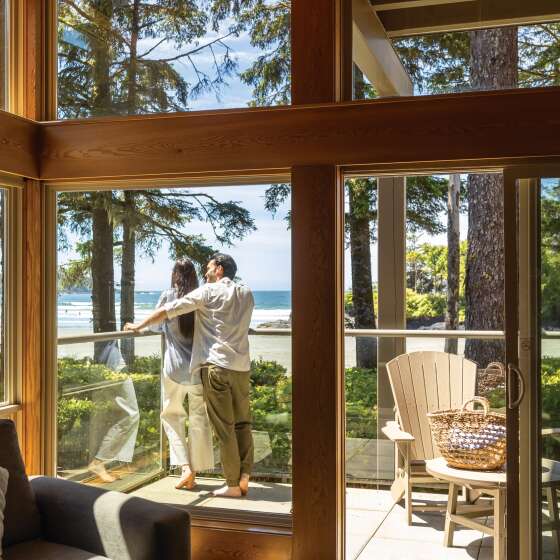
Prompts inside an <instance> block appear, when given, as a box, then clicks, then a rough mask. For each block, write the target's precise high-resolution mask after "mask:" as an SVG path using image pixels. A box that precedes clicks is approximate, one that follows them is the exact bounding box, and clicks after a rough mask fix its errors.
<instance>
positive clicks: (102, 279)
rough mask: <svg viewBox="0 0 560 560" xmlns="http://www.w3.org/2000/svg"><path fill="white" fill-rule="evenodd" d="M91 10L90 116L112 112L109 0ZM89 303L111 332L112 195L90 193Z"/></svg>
mask: <svg viewBox="0 0 560 560" xmlns="http://www.w3.org/2000/svg"><path fill="white" fill-rule="evenodd" d="M93 8H94V10H95V12H96V16H97V18H98V20H99V24H98V32H99V37H98V38H97V40H94V41H92V54H93V64H92V71H93V81H94V95H93V102H92V105H93V107H92V116H99V115H107V114H108V113H109V112H111V53H110V42H109V28H110V25H111V20H112V17H113V2H112V0H95V2H94V3H93ZM91 196H92V208H93V211H92V231H93V239H92V247H91V281H92V286H91V292H92V294H91V299H92V304H93V332H106V331H114V330H115V329H116V319H115V274H114V268H113V223H112V220H111V217H110V214H109V208H110V207H111V202H112V193H111V192H97V193H92V195H91ZM112 345H113V343H110V342H109V343H108V342H96V343H95V344H94V353H93V357H94V361H96V362H104V361H105V359H106V351H105V349H106V348H107V347H109V346H112Z"/></svg>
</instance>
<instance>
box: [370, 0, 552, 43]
mask: <svg viewBox="0 0 560 560" xmlns="http://www.w3.org/2000/svg"><path fill="white" fill-rule="evenodd" d="M378 15H379V19H380V20H381V23H382V24H383V26H384V28H385V30H386V31H387V35H388V36H389V37H392V38H394V37H407V36H411V35H425V34H429V33H440V32H444V31H459V30H471V29H481V28H485V27H501V26H507V25H532V24H538V23H543V22H550V21H557V20H560V2H558V0H531V1H530V2H528V1H526V0H476V1H474V2H473V1H471V0H467V1H463V2H453V3H446V4H441V5H425V6H421V7H408V8H406V9H392V10H389V11H379V12H378Z"/></svg>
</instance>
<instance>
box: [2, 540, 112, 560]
mask: <svg viewBox="0 0 560 560" xmlns="http://www.w3.org/2000/svg"><path fill="white" fill-rule="evenodd" d="M4 560H108V559H107V556H98V555H97V554H94V553H93V552H86V551H85V550H80V549H79V548H74V547H72V546H65V545H63V544H56V543H52V542H48V541H43V540H35V541H29V542H26V543H21V544H16V545H14V546H11V547H10V548H7V549H6V550H5V551H4Z"/></svg>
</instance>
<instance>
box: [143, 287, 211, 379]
mask: <svg viewBox="0 0 560 560" xmlns="http://www.w3.org/2000/svg"><path fill="white" fill-rule="evenodd" d="M176 299H177V291H176V290H174V289H171V290H166V291H165V292H162V294H161V296H160V298H159V301H158V302H157V305H156V308H160V307H163V306H164V305H165V304H166V303H171V302H172V301H175V300H176ZM150 330H152V331H155V332H161V333H163V334H164V335H165V355H164V357H163V371H162V373H163V375H165V376H167V377H169V378H170V379H172V380H173V381H175V383H180V384H181V385H199V384H200V383H202V380H201V379H200V372H199V371H195V372H192V371H191V369H190V364H191V358H192V347H193V337H190V338H185V337H184V336H183V333H182V332H181V327H180V326H179V319H178V318H177V317H176V318H175V319H167V320H166V321H163V323H160V324H159V325H156V326H155V327H152V328H151V329H150Z"/></svg>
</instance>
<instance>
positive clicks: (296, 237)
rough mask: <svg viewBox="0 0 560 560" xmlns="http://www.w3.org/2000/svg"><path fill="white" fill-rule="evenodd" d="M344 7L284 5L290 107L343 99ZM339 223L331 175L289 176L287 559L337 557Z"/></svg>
mask: <svg viewBox="0 0 560 560" xmlns="http://www.w3.org/2000/svg"><path fill="white" fill-rule="evenodd" d="M351 6H352V5H351V0H293V1H292V101H293V103H294V104H308V103H332V102H337V101H342V100H349V99H351V96H352V37H351V36H352V14H351ZM310 46H312V48H310ZM343 222H344V186H343V177H342V174H341V173H340V171H339V169H338V168H337V167H336V166H334V165H328V166H296V167H293V168H292V235H293V237H292V238H293V247H292V256H293V260H292V275H293V283H292V290H293V292H292V293H293V300H292V307H293V315H292V317H293V319H292V336H293V338H292V345H293V354H292V355H293V366H292V367H293V397H292V398H293V404H292V407H293V439H292V442H293V457H294V460H293V501H294V509H293V516H294V518H293V548H292V551H293V559H294V560H308V559H309V558H321V560H331V559H332V560H338V559H342V558H343V557H344V517H345V512H344V488H345V481H344V441H345V438H344V430H343V426H344V307H343V291H344V274H343V263H344V223H343Z"/></svg>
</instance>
